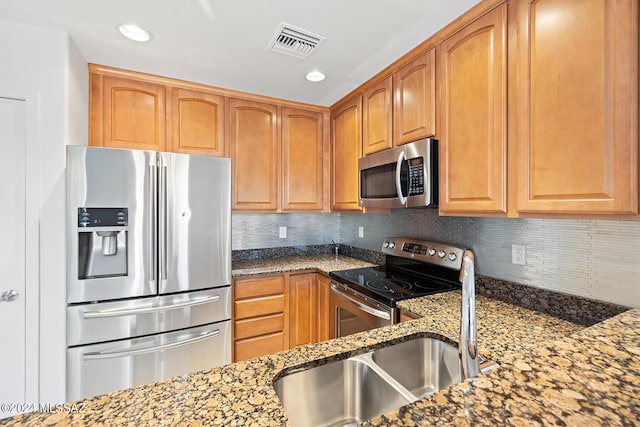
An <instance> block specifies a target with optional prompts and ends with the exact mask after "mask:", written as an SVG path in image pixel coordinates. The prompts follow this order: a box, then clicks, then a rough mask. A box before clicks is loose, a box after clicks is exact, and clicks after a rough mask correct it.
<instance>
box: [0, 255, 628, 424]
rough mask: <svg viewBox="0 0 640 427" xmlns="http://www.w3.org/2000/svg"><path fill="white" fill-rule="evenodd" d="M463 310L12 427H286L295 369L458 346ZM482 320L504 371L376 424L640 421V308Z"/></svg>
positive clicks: (521, 311) (445, 309) (495, 306)
mask: <svg viewBox="0 0 640 427" xmlns="http://www.w3.org/2000/svg"><path fill="white" fill-rule="evenodd" d="M304 258H307V257H304ZM330 258H333V257H330ZM329 261H331V260H329ZM333 261H334V262H335V259H333ZM345 263H346V262H345ZM265 264H268V263H265ZM303 264H304V263H303ZM304 265H306V264H304ZM241 267H242V268H240V267H238V266H237V265H236V266H234V271H235V272H241V273H240V274H257V273H253V271H254V270H255V269H259V268H260V267H259V266H256V265H254V266H253V267H250V266H245V265H242V266H241ZM245 267H246V268H245ZM264 268H266V269H267V271H261V272H276V271H284V270H276V271H273V270H270V268H271V267H270V266H265V267H264ZM286 268H288V267H286ZM304 268H305V269H306V268H310V267H304ZM312 268H319V265H314V266H313V267H312ZM327 268H329V270H326V269H325V267H320V269H321V270H322V271H325V272H326V271H330V269H331V267H327ZM345 268H351V267H345ZM459 304H460V293H459V292H449V293H445V294H438V295H432V296H428V297H423V298H418V299H414V300H409V301H405V302H403V303H401V307H402V308H403V309H405V310H408V311H411V312H413V313H415V314H418V315H421V316H423V317H422V318H420V319H418V320H413V321H409V322H404V323H402V324H398V325H392V326H387V327H384V328H379V329H375V330H371V331H367V332H363V333H360V334H355V335H351V336H349V337H343V338H339V339H334V340H329V341H325V342H322V343H317V344H312V345H307V346H302V347H297V348H294V349H291V350H287V351H284V352H280V353H274V354H270V355H267V356H263V357H260V358H256V359H251V360H247V361H242V362H237V363H233V364H230V365H227V366H223V367H219V368H213V369H211V370H207V371H202V372H198V373H194V374H190V375H183V376H179V377H174V378H171V379H168V380H165V381H160V382H157V383H152V384H147V385H142V386H138V387H134V388H131V389H126V390H121V391H116V392H113V393H109V394H107V395H102V396H97V397H94V398H91V399H86V400H84V401H81V402H79V403H77V404H76V407H75V409H76V411H67V412H65V411H62V412H60V413H31V414H23V415H18V416H16V417H13V418H9V419H4V420H0V424H5V425H10V426H13V425H24V424H26V425H38V426H43V425H60V426H62V425H105V426H106V425H108V426H114V425H117V426H121V425H122V426H124V425H131V426H134V425H135V426H137V425H184V426H187V425H188V426H199V425H220V426H227V425H231V426H234V425H236V426H240V425H257V426H279V425H286V424H287V418H286V414H285V413H284V410H283V408H282V406H281V405H280V402H279V400H278V398H277V396H276V394H275V391H274V389H273V387H272V383H273V380H274V378H277V377H279V376H281V375H282V374H283V371H286V370H289V369H295V368H297V367H301V366H314V365H319V364H323V363H327V362H330V361H332V360H337V359H343V358H347V357H350V356H353V355H356V354H362V353H365V352H367V351H369V350H371V349H372V348H378V347H383V346H384V345H387V344H389V343H393V342H398V341H404V340H407V339H410V338H412V337H417V336H434V337H439V338H442V339H444V340H448V341H456V342H457V339H458V338H457V335H458V327H459V326H458V322H459V309H458V308H459ZM477 313H478V336H479V348H480V351H481V353H482V354H483V355H485V356H488V357H490V358H492V359H494V360H496V361H498V362H499V363H500V366H499V367H498V368H496V369H494V370H492V371H490V372H487V373H485V374H482V375H480V376H478V377H476V378H472V379H470V380H467V381H465V382H463V383H460V384H457V385H454V386H452V387H450V388H447V389H445V390H442V391H440V392H439V393H437V394H435V395H433V396H430V397H427V398H425V399H422V400H420V401H418V402H415V403H412V404H410V405H407V406H404V407H402V408H399V409H397V410H394V411H391V412H389V413H387V414H385V415H383V416H379V417H376V418H374V419H373V420H370V421H368V422H366V423H365V425H368V426H375V425H389V424H392V425H425V424H428V425H458V426H465V425H482V426H494V425H516V426H529V425H531V426H534V425H638V424H640V407H639V406H638V405H639V402H638V396H640V381H639V380H638V379H639V378H640V309H636V310H631V311H627V312H625V313H623V314H620V315H618V316H616V317H613V318H611V319H608V320H606V321H604V322H602V323H598V324H596V325H595V326H592V327H589V328H586V329H584V327H583V326H580V325H577V324H574V323H572V322H569V321H567V320H561V319H557V318H555V317H552V316H548V315H546V314H543V313H540V312H536V311H533V310H529V309H525V308H522V307H519V306H515V305H512V304H509V303H506V302H502V301H498V300H495V299H490V298H487V297H483V296H478V298H477ZM72 408H73V407H72ZM80 409H81V411H80Z"/></svg>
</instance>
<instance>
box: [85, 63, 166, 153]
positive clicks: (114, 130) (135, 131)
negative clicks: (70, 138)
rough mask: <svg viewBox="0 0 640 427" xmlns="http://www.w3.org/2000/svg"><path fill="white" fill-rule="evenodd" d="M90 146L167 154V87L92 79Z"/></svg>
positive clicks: (94, 77)
mask: <svg viewBox="0 0 640 427" xmlns="http://www.w3.org/2000/svg"><path fill="white" fill-rule="evenodd" d="M90 84H91V92H90V111H89V122H90V125H89V145H93V146H98V147H111V148H133V149H139V150H156V151H165V133H166V129H165V126H166V122H165V117H166V116H165V115H166V112H165V87H164V86H162V85H157V84H153V83H147V82H141V81H135V80H129V79H125V78H120V77H112V76H105V75H101V74H91V76H90Z"/></svg>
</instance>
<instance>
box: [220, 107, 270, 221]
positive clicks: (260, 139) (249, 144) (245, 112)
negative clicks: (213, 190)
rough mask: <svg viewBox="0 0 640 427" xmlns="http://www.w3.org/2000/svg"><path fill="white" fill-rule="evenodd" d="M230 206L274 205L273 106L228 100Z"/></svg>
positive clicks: (262, 207) (244, 208)
mask: <svg viewBox="0 0 640 427" xmlns="http://www.w3.org/2000/svg"><path fill="white" fill-rule="evenodd" d="M229 116H230V117H229V119H230V128H229V141H230V149H231V167H232V171H231V174H232V182H233V186H232V189H233V209H235V210H273V211H275V210H276V209H277V208H278V181H279V180H278V176H279V175H280V164H279V135H278V126H277V123H278V122H277V118H278V109H277V107H276V106H275V105H270V104H264V103H259V102H251V101H245V100H240V99H230V100H229Z"/></svg>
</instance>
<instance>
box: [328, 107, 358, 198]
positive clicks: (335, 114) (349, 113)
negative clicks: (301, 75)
mask: <svg viewBox="0 0 640 427" xmlns="http://www.w3.org/2000/svg"><path fill="white" fill-rule="evenodd" d="M361 104H362V101H361V98H360V97H355V98H353V99H351V100H349V101H348V102H346V103H345V104H342V105H341V106H340V107H339V108H338V109H336V110H334V111H332V112H331V159H332V163H333V164H332V165H331V177H332V179H331V210H334V211H335V210H360V207H359V206H358V159H359V158H360V157H361V153H362V151H361V150H362V133H361V130H362V116H361Z"/></svg>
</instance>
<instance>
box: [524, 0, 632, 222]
mask: <svg viewBox="0 0 640 427" xmlns="http://www.w3.org/2000/svg"><path fill="white" fill-rule="evenodd" d="M515 6H516V7H517V24H518V27H517V28H518V33H517V44H518V49H517V51H516V52H517V53H516V55H517V66H516V69H517V70H518V71H519V72H520V74H519V75H516V76H515V77H516V79H517V82H518V83H517V86H516V88H515V94H516V99H517V102H516V108H517V110H516V111H515V114H514V119H515V120H516V121H517V123H516V128H517V133H516V143H517V167H518V170H517V177H518V181H517V182H518V187H517V194H518V196H517V197H518V199H517V200H518V203H517V209H518V211H520V212H551V213H637V212H638V134H637V132H638V2H637V1H634V0H539V1H521V2H520V1H518V2H515Z"/></svg>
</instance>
